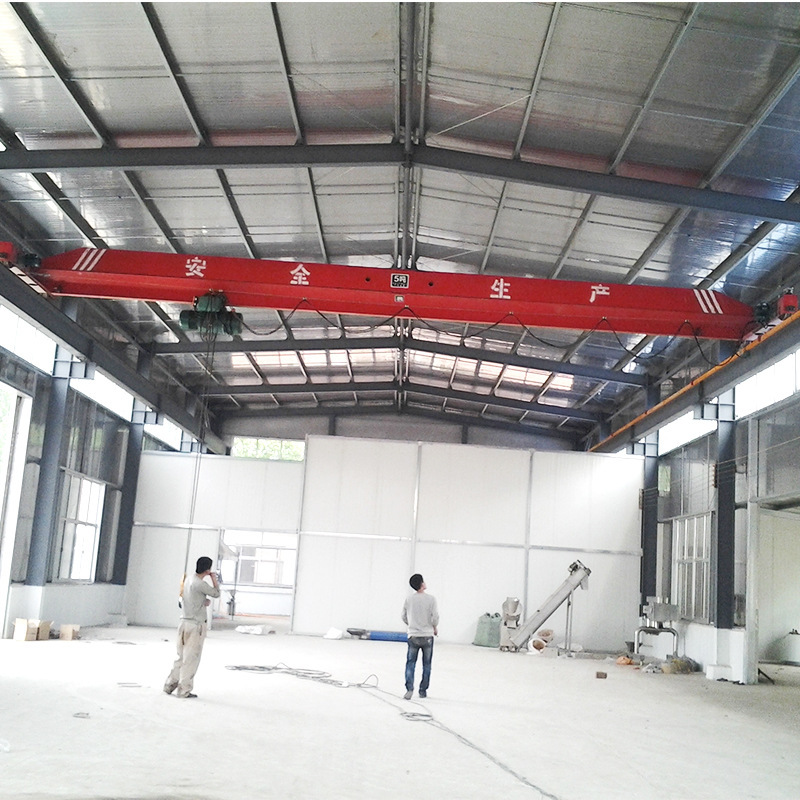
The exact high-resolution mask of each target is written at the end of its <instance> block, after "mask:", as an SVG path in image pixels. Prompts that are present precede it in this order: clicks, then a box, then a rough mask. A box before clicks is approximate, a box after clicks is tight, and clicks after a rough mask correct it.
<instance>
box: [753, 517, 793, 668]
mask: <svg viewBox="0 0 800 800" xmlns="http://www.w3.org/2000/svg"><path fill="white" fill-rule="evenodd" d="M757 586H758V657H759V659H760V660H762V661H799V660H800V658H798V655H799V654H800V636H798V635H796V634H790V633H789V631H791V630H800V516H798V515H797V514H790V513H781V512H775V511H767V510H762V511H761V513H760V515H759V554H758V581H757Z"/></svg>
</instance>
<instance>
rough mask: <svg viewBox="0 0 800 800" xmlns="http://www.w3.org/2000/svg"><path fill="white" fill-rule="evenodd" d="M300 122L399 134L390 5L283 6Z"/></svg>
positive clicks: (315, 131)
mask: <svg viewBox="0 0 800 800" xmlns="http://www.w3.org/2000/svg"><path fill="white" fill-rule="evenodd" d="M276 8H277V11H278V14H279V17H280V24H281V28H282V29H283V35H284V40H285V42H286V53H287V57H288V66H289V70H290V72H291V75H292V83H293V86H294V89H295V92H296V95H297V102H298V108H299V114H300V120H301V125H302V127H303V129H304V130H305V132H306V134H307V135H308V136H309V140H311V139H313V137H314V136H318V135H320V134H325V133H327V134H330V133H339V132H343V131H347V132H354V131H366V132H369V133H372V134H375V133H377V134H380V135H381V136H382V137H387V136H388V137H390V136H391V135H392V133H393V131H394V118H395V87H396V83H397V76H396V74H395V67H396V59H397V48H398V39H399V30H398V12H397V6H396V5H395V4H393V3H313V4H306V3H279V4H277V6H276Z"/></svg>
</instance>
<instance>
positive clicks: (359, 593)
mask: <svg viewBox="0 0 800 800" xmlns="http://www.w3.org/2000/svg"><path fill="white" fill-rule="evenodd" d="M641 488H642V460H641V459H639V458H633V457H628V458H620V457H613V456H604V455H592V454H584V453H552V452H543V453H540V452H538V451H537V452H532V451H527V450H514V449H500V448H490V447H478V446H470V445H456V444H435V443H421V444H420V443H417V444H412V443H404V442H386V441H383V442H380V441H367V440H349V439H344V438H341V437H310V438H309V440H308V444H307V449H306V481H305V492H304V499H303V512H302V521H301V534H300V553H299V560H298V577H297V587H296V593H295V610H294V617H293V621H292V627H293V630H294V631H295V632H298V633H309V634H322V633H325V632H326V631H327V630H328V629H329V628H338V629H340V630H345V629H346V628H348V627H353V628H366V629H368V630H389V631H402V630H403V625H402V622H401V621H400V618H399V615H400V609H401V607H402V603H403V600H404V598H405V596H406V594H407V593H408V592H409V591H410V589H409V587H408V576H409V575H410V574H412V573H413V572H417V571H418V572H421V573H422V574H423V575H424V577H425V580H426V583H427V585H428V587H429V592H430V593H431V594H434V595H435V596H436V597H437V600H438V601H439V605H440V610H441V614H442V624H441V626H440V635H441V637H442V638H443V639H446V640H449V641H454V642H471V641H472V639H473V637H474V635H475V626H476V624H477V620H478V618H479V617H480V616H481V615H482V614H484V613H485V612H487V611H488V612H491V613H493V612H495V611H499V610H500V608H501V606H502V603H503V601H504V600H505V598H506V597H508V596H516V597H519V598H520V599H521V600H522V601H523V604H524V605H525V606H526V608H525V609H524V615H525V616H528V615H529V614H531V613H533V612H534V611H535V610H536V609H537V608H538V604H540V603H541V602H543V601H544V600H545V599H546V598H547V597H548V596H549V595H550V594H551V593H552V591H553V590H554V589H555V588H556V587H557V586H559V585H560V584H561V583H562V582H563V581H564V579H565V578H566V577H567V575H568V569H569V566H570V564H571V563H572V562H573V561H575V560H576V559H579V560H581V561H582V562H583V563H584V564H585V565H586V566H587V567H589V569H591V570H592V575H591V576H590V579H589V587H590V588H589V590H588V591H587V592H582V591H579V592H578V593H577V594H576V596H575V603H574V615H573V642H575V643H579V644H582V645H583V646H584V647H586V648H587V649H588V648H591V649H599V650H612V651H613V650H617V649H621V648H623V647H624V642H625V641H626V640H630V639H631V638H632V637H633V631H634V630H635V628H636V626H637V625H638V602H639V594H638V583H639V560H640V555H641V553H640V544H639V541H640V523H639V510H638V508H639V491H640V490H641ZM564 623H565V619H564V610H563V609H562V610H561V611H559V612H557V613H556V615H554V617H553V618H552V620H551V622H550V623H548V625H549V626H552V627H554V628H555V629H557V628H559V627H561V629H562V630H563V625H564ZM557 635H558V631H557ZM562 638H563V636H562Z"/></svg>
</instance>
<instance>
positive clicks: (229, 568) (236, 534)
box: [222, 530, 297, 589]
mask: <svg viewBox="0 0 800 800" xmlns="http://www.w3.org/2000/svg"><path fill="white" fill-rule="evenodd" d="M223 542H224V543H225V545H226V548H227V550H228V551H229V553H228V556H227V557H226V558H225V559H223V563H222V571H223V580H224V582H225V584H226V585H227V588H228V589H230V588H231V587H234V588H235V587H237V586H262V587H275V588H291V587H292V586H294V575H295V565H296V563H297V534H294V533H280V532H271V531H237V530H227V531H225V533H224V534H223Z"/></svg>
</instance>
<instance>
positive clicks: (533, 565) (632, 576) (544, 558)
mask: <svg viewBox="0 0 800 800" xmlns="http://www.w3.org/2000/svg"><path fill="white" fill-rule="evenodd" d="M576 560H578V561H580V562H581V563H582V564H583V565H584V566H585V567H587V568H588V569H590V570H591V575H589V580H588V586H589V588H588V589H577V590H576V591H575V592H574V593H573V596H572V597H573V605H572V608H573V611H572V643H573V644H579V645H581V646H582V647H583V648H584V650H596V651H615V650H622V649H623V648H624V647H625V642H628V641H632V640H633V634H634V632H635V630H636V628H637V627H638V626H639V615H638V613H639V559H638V558H637V557H635V556H626V555H610V554H607V553H586V554H583V553H575V552H559V551H557V550H531V551H530V558H529V571H528V594H527V596H528V608H525V609H523V614H524V618H525V619H528V618H529V617H531V616H532V615H533V613H534V612H535V611H536V610H537V609H538V608H539V607H540V606H542V605H543V604H544V601H545V600H547V598H548V597H550V595H551V594H552V593H553V592H554V591H555V590H556V589H557V588H558V587H559V586H560V585H561V584H562V583H563V582H564V581H565V580H566V579H567V577H568V576H569V567H570V564H572V563H573V562H574V561H576ZM566 620H567V605H566V603H564V604H563V605H562V606H561V607H560V608H559V609H558V610H557V611H556V612H555V613H554V614H553V616H552V617H550V619H549V620H548V621H547V622H546V623H545V624H544V626H543V627H545V628H552V629H553V632H554V634H555V639H554V641H555V642H556V643H559V642H563V641H564V636H565V633H566Z"/></svg>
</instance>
